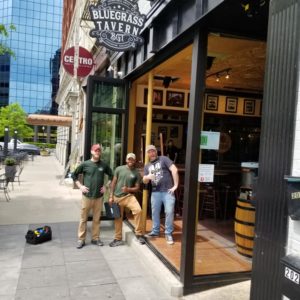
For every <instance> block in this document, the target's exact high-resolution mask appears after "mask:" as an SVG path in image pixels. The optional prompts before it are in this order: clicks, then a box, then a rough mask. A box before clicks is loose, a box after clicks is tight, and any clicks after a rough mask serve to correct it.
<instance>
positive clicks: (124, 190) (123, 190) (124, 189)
mask: <svg viewBox="0 0 300 300" xmlns="http://www.w3.org/2000/svg"><path fill="white" fill-rule="evenodd" d="M121 190H122V192H123V193H129V191H128V188H127V186H126V185H124V186H122V188H121Z"/></svg>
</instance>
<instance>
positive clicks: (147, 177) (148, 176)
mask: <svg viewBox="0 0 300 300" xmlns="http://www.w3.org/2000/svg"><path fill="white" fill-rule="evenodd" d="M148 173H149V169H148V168H144V174H145V175H144V176H143V183H144V184H147V183H149V181H150V180H154V179H155V175H154V174H148Z"/></svg>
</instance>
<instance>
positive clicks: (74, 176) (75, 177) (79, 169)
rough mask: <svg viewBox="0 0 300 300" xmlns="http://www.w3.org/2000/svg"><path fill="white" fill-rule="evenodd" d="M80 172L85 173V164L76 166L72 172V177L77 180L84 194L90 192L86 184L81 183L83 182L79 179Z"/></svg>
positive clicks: (76, 182)
mask: <svg viewBox="0 0 300 300" xmlns="http://www.w3.org/2000/svg"><path fill="white" fill-rule="evenodd" d="M79 174H83V165H82V164H81V165H79V166H78V167H77V168H76V170H75V171H74V172H73V173H72V179H73V181H74V182H75V184H76V186H77V187H78V188H79V189H80V190H81V192H82V193H83V194H86V193H88V192H89V189H88V188H87V187H86V186H85V185H83V184H81V182H80V181H79V179H78V176H79Z"/></svg>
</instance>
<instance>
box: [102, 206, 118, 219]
mask: <svg viewBox="0 0 300 300" xmlns="http://www.w3.org/2000/svg"><path fill="white" fill-rule="evenodd" d="M104 206H105V212H106V216H107V217H108V218H112V219H119V218H120V217H121V213H120V207H119V205H118V204H117V203H115V202H113V203H112V206H110V205H109V203H108V202H104Z"/></svg>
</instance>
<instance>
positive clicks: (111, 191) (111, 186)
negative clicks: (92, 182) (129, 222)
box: [108, 176, 117, 203]
mask: <svg viewBox="0 0 300 300" xmlns="http://www.w3.org/2000/svg"><path fill="white" fill-rule="evenodd" d="M116 184H117V177H116V176H114V177H113V180H112V181H111V184H110V194H109V199H108V202H109V203H112V202H114V191H115V187H116Z"/></svg>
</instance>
